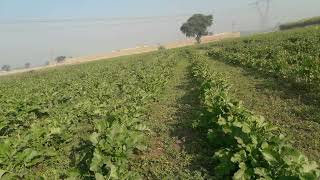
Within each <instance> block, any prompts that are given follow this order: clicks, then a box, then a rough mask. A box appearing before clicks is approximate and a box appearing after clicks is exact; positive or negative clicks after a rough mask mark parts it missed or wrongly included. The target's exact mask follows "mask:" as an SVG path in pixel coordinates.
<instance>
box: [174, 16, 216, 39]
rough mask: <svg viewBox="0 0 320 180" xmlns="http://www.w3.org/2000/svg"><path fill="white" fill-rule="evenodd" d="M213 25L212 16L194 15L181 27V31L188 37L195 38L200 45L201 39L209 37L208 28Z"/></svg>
mask: <svg viewBox="0 0 320 180" xmlns="http://www.w3.org/2000/svg"><path fill="white" fill-rule="evenodd" d="M212 24H213V16H212V15H207V16H206V15H203V14H194V15H192V16H191V17H190V18H189V19H188V20H187V22H185V23H184V24H183V25H182V26H181V28H180V30H181V32H182V33H183V34H185V35H186V36H187V37H195V39H196V40H197V43H200V42H201V37H202V36H205V35H208V27H210V26H212Z"/></svg>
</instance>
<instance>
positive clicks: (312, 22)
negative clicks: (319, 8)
mask: <svg viewBox="0 0 320 180" xmlns="http://www.w3.org/2000/svg"><path fill="white" fill-rule="evenodd" d="M312 25H320V16H319V17H313V18H309V19H303V20H300V21H296V22H290V23H286V24H281V25H280V26H279V28H280V30H288V29H293V28H301V27H306V26H312Z"/></svg>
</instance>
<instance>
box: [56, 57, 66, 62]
mask: <svg viewBox="0 0 320 180" xmlns="http://www.w3.org/2000/svg"><path fill="white" fill-rule="evenodd" d="M65 60H66V57H65V56H58V57H56V59H55V61H56V62H57V63H62V62H64V61H65Z"/></svg>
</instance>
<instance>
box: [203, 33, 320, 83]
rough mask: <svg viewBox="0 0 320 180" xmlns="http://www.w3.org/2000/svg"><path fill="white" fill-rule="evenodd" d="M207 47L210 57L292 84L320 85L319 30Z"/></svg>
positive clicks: (266, 36) (253, 38) (272, 35)
mask: <svg viewBox="0 0 320 180" xmlns="http://www.w3.org/2000/svg"><path fill="white" fill-rule="evenodd" d="M206 48H207V49H209V50H208V55H209V56H212V57H215V58H219V59H222V60H224V61H227V62H229V63H232V64H240V65H243V66H246V67H250V68H254V69H256V70H258V71H261V72H264V73H266V74H268V75H271V76H276V77H280V78H283V79H286V80H289V81H290V82H294V83H298V84H303V85H312V86H318V85H319V83H320V51H319V48H320V31H319V27H309V28H304V29H298V30H291V31H284V32H275V33H269V34H263V35H256V36H252V37H244V38H240V39H234V40H231V41H224V42H218V43H216V44H213V45H210V46H208V47H206Z"/></svg>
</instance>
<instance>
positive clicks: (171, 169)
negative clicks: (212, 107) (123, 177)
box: [134, 59, 210, 180]
mask: <svg viewBox="0 0 320 180" xmlns="http://www.w3.org/2000/svg"><path fill="white" fill-rule="evenodd" d="M188 68H189V63H188V62H187V60H184V59H181V60H180V62H179V63H178V65H177V68H176V71H175V75H174V76H173V77H172V79H171V82H170V83H169V85H168V88H167V89H166V90H165V93H164V95H163V97H162V98H161V99H160V100H159V101H158V102H156V103H154V104H152V105H151V111H150V121H149V122H150V124H149V127H151V129H152V131H153V133H152V134H151V137H150V150H149V152H148V153H146V154H143V155H142V156H140V158H139V159H137V162H136V163H135V165H134V166H135V167H137V168H136V169H138V171H140V174H142V175H143V176H144V178H145V179H193V180H194V179H208V174H207V171H206V170H205V168H203V167H207V166H208V165H207V164H206V162H207V161H206V160H207V159H208V158H210V157H208V156H207V155H206V154H207V153H206V151H207V150H208V149H209V148H208V147H206V143H205V141H202V140H201V137H200V135H199V134H197V133H196V132H195V131H193V130H192V128H191V122H192V119H193V117H194V115H195V112H196V110H197V109H196V108H197V104H198V102H197V96H196V93H194V92H193V88H192V82H191V78H190V77H189V69H188Z"/></svg>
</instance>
